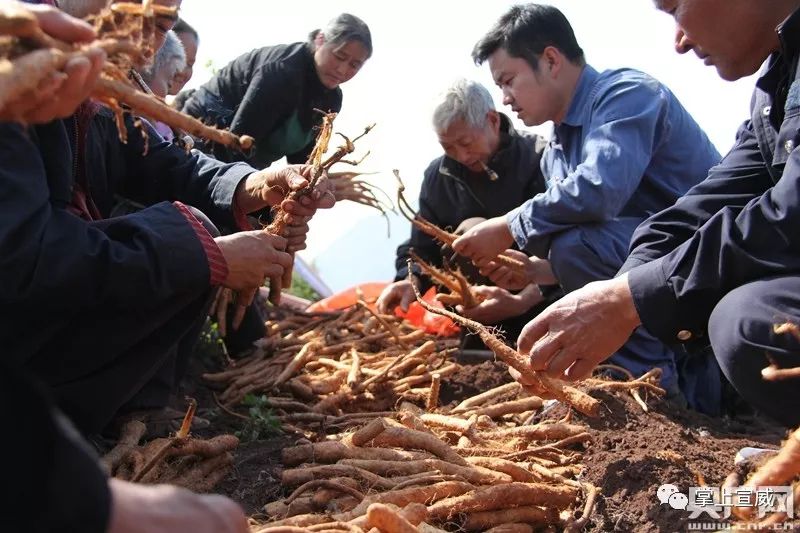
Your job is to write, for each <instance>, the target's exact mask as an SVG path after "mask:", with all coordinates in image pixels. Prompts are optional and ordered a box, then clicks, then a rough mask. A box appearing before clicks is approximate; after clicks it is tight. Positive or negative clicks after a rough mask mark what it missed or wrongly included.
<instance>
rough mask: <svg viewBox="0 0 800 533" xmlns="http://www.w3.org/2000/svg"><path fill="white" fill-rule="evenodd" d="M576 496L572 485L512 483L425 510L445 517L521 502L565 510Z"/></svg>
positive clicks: (504, 506) (478, 491)
mask: <svg viewBox="0 0 800 533" xmlns="http://www.w3.org/2000/svg"><path fill="white" fill-rule="evenodd" d="M577 496H578V490H577V489H575V488H574V487H567V486H553V485H545V484H543V483H517V482H514V483H507V484H505V485H496V486H492V487H479V488H477V489H475V490H474V491H472V492H469V493H467V494H464V495H462V496H457V497H454V498H447V499H445V500H440V501H438V502H436V503H434V504H433V505H431V506H429V507H428V513H429V514H430V516H431V518H433V519H443V520H446V519H450V518H452V517H453V516H455V515H458V514H461V513H473V512H477V511H493V510H497V509H506V508H509V507H518V506H521V505H537V506H543V507H548V508H554V509H566V508H568V507H569V506H570V505H572V504H573V503H574V502H575V498H576V497H577Z"/></svg>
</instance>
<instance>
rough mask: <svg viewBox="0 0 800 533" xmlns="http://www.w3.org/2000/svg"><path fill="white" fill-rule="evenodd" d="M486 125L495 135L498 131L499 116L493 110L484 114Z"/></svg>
mask: <svg viewBox="0 0 800 533" xmlns="http://www.w3.org/2000/svg"><path fill="white" fill-rule="evenodd" d="M486 123H487V124H488V125H489V127H490V128H492V131H493V132H495V133H497V132H498V131H499V130H500V114H499V113H498V112H497V111H495V110H494V109H490V110H489V111H488V112H487V113H486Z"/></svg>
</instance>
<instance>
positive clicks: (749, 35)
mask: <svg viewBox="0 0 800 533" xmlns="http://www.w3.org/2000/svg"><path fill="white" fill-rule="evenodd" d="M654 1H655V4H656V7H657V8H658V9H660V10H661V11H664V12H665V13H668V14H670V15H672V17H673V18H674V19H675V22H676V24H677V32H676V36H675V50H676V51H677V52H678V53H680V54H685V53H686V52H688V51H690V50H694V52H695V54H697V57H699V58H700V59H702V60H703V62H704V63H705V64H706V65H708V66H714V67H715V68H716V69H717V73H719V75H720V77H721V78H722V79H724V80H728V81H733V80H737V79H739V78H742V77H745V76H749V75H750V74H753V73H755V72H756V71H758V69H759V67H760V66H761V65H762V64H763V63H764V61H765V60H766V59H767V57H769V55H770V53H772V52H773V51H774V50H776V49H777V47H778V38H777V34H776V33H775V26H776V24H777V23H776V22H775V20H774V13H773V9H770V7H769V6H767V5H765V4H769V2H765V1H764V0H759V1H752V0H654Z"/></svg>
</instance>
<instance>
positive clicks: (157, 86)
mask: <svg viewBox="0 0 800 533" xmlns="http://www.w3.org/2000/svg"><path fill="white" fill-rule="evenodd" d="M178 72H179V70H178V69H177V68H175V65H174V64H170V65H167V66H165V67H164V68H161V69H158V70H157V71H156V72H155V74H154V75H153V79H151V80H150V84H149V86H150V90H151V91H153V94H155V95H156V96H159V97H160V98H162V99H163V98H166V96H167V94H168V93H169V89H170V87H171V86H172V85H173V80H174V79H175V76H177V74H178Z"/></svg>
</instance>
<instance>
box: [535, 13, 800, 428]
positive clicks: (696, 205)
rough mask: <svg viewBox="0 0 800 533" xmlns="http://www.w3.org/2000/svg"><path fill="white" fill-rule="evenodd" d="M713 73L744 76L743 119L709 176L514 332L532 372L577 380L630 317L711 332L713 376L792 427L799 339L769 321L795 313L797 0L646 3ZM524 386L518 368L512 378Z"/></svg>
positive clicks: (630, 326)
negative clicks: (607, 265)
mask: <svg viewBox="0 0 800 533" xmlns="http://www.w3.org/2000/svg"><path fill="white" fill-rule="evenodd" d="M656 5H657V7H658V8H659V9H661V10H663V11H665V12H667V13H669V14H671V15H673V16H674V17H675V20H676V22H677V24H678V29H679V31H678V38H677V40H676V43H675V44H676V49H677V51H678V52H680V53H685V52H688V51H689V50H694V51H695V52H696V54H697V55H698V56H699V57H700V58H701V59H703V60H704V62H705V63H706V64H707V65H713V66H715V67H716V69H717V72H718V73H719V75H720V76H721V77H722V78H723V79H725V80H736V79H739V78H742V77H744V76H749V75H751V74H753V73H755V72H756V71H757V70H758V69H759V67H760V66H761V65H762V64H764V62H765V61H766V64H765V65H764V69H763V70H762V73H761V76H760V77H759V79H758V81H757V82H756V87H755V91H754V94H753V99H752V103H751V118H750V120H748V121H746V122H745V123H744V124H743V125H742V127H741V128H739V132H738V134H737V138H736V144H735V145H734V147H733V148H732V149H731V151H730V152H729V153H728V155H727V156H725V158H724V159H723V161H722V163H721V164H720V165H719V166H717V167H715V168H714V169H712V171H711V172H709V174H708V177H707V178H706V179H705V181H703V182H702V183H700V184H699V185H697V186H696V187H694V188H692V189H691V190H690V191H689V192H688V193H687V194H686V195H685V196H684V197H683V198H681V199H680V200H679V201H678V202H677V203H676V204H675V205H674V206H672V207H670V208H669V209H666V210H664V211H662V212H660V213H658V214H656V215H655V216H653V217H652V218H650V219H649V220H647V222H646V223H645V224H643V225H642V226H640V227H639V229H638V230H637V232H636V234H635V235H634V237H633V242H632V252H631V255H630V257H629V258H628V260H627V261H626V263H625V265H624V266H623V268H622V269H621V274H620V275H619V276H618V277H616V278H614V279H612V280H608V281H603V282H599V283H593V284H591V285H588V286H586V287H584V288H583V289H581V290H578V291H575V292H573V293H572V294H570V295H568V296H566V297H565V298H564V299H563V300H562V301H559V302H557V303H556V304H554V305H553V306H551V307H550V308H548V309H547V310H546V311H544V312H543V313H542V314H541V315H539V316H538V317H537V318H536V319H535V320H533V321H532V322H530V323H529V324H528V325H527V326H526V328H525V329H524V330H523V332H522V335H520V339H519V349H520V351H521V352H523V353H530V355H531V362H532V367H533V369H534V370H538V371H544V372H547V373H548V374H550V375H552V376H561V377H566V378H569V379H577V378H580V377H582V376H584V375H586V374H587V373H589V372H591V370H592V369H593V368H594V367H595V366H596V365H597V364H598V363H599V362H601V361H603V360H604V359H605V358H606V357H608V356H609V355H610V354H612V353H613V352H614V351H615V350H616V349H617V348H618V347H619V346H620V345H622V343H624V342H625V341H626V340H627V338H628V335H629V334H630V333H631V332H632V331H633V330H634V328H636V327H637V326H639V325H644V326H646V327H647V328H648V329H649V330H650V331H652V332H653V333H654V334H656V335H658V337H659V338H661V339H664V340H665V341H669V340H675V339H678V340H681V341H684V342H687V341H688V342H695V340H696V339H702V338H707V339H708V340H710V342H711V346H712V348H713V350H714V355H715V356H716V358H717V360H718V362H719V364H720V367H721V369H722V371H723V373H724V374H725V377H727V378H728V380H729V381H730V382H731V384H732V385H733V386H734V388H735V389H736V390H737V391H738V392H739V394H741V395H742V396H743V397H744V399H745V400H747V401H748V402H749V403H750V404H752V405H753V406H754V407H756V408H757V409H759V410H761V411H763V412H764V413H765V414H767V415H769V416H772V417H773V418H775V419H777V420H779V421H781V422H783V423H784V424H787V425H791V426H796V425H797V424H798V423H800V396H798V394H797V381H796V379H786V380H778V381H767V380H765V379H763V378H762V370H764V369H765V368H766V367H768V366H769V365H770V363H771V361H770V359H771V360H772V361H774V362H775V364H776V366H778V367H796V366H800V343H799V342H798V339H797V338H795V337H794V336H793V335H790V334H786V333H783V334H782V333H780V332H779V331H775V325H777V324H780V323H783V322H786V321H794V322H795V323H796V321H797V317H798V316H800V296H798V295H800V276H798V272H800V232H798V228H799V227H800V196H798V191H799V190H800V150H798V148H797V146H798V144H800V78H798V69H797V67H798V62H800V1H798V0H769V1H763V2H751V1H749V0H706V1H704V2H692V1H689V0H669V1H668V0H658V1H657V2H656ZM519 379H520V380H522V381H523V382H524V381H525V377H524V376H520V377H519Z"/></svg>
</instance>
